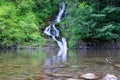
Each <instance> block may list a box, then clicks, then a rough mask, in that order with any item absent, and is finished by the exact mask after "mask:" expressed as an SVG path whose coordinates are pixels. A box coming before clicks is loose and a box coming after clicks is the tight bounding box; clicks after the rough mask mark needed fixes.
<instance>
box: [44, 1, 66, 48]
mask: <svg viewBox="0 0 120 80" xmlns="http://www.w3.org/2000/svg"><path fill="white" fill-rule="evenodd" d="M64 10H65V3H64V2H61V3H60V5H59V13H58V15H57V17H56V19H55V23H59V22H60V20H61V18H62V15H63V13H64ZM55 23H50V25H49V26H48V27H46V28H45V30H44V33H45V34H47V35H48V36H51V37H52V39H53V40H54V41H56V42H57V43H58V46H59V47H60V49H67V42H66V38H64V37H61V36H60V34H59V30H58V29H57V28H56V27H55Z"/></svg>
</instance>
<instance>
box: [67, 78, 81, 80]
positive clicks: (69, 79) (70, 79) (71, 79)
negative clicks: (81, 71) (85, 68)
mask: <svg viewBox="0 0 120 80" xmlns="http://www.w3.org/2000/svg"><path fill="white" fill-rule="evenodd" d="M67 80H80V79H74V78H68V79H67Z"/></svg>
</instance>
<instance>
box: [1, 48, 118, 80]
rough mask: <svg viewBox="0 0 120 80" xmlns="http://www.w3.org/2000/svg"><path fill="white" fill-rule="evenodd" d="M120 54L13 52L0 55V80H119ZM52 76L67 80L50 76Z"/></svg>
mask: <svg viewBox="0 0 120 80" xmlns="http://www.w3.org/2000/svg"><path fill="white" fill-rule="evenodd" d="M116 64H120V50H114V49H113V50H108V49H107V50H103V49H101V50H94V49H89V50H75V49H68V51H67V53H66V54H64V53H62V51H60V50H55V49H54V50H52V49H50V50H17V51H0V80H55V79H58V80H67V78H68V76H69V75H73V76H72V78H74V77H76V76H77V77H76V78H78V79H80V80H82V79H81V78H80V77H79V75H81V74H84V73H88V72H91V73H95V74H96V75H98V76H100V77H103V76H104V75H105V74H108V73H109V74H113V75H115V76H117V77H118V78H119V79H120V68H118V67H115V65H116ZM53 73H59V74H67V75H68V76H67V77H65V76H63V77H62V76H54V75H53Z"/></svg>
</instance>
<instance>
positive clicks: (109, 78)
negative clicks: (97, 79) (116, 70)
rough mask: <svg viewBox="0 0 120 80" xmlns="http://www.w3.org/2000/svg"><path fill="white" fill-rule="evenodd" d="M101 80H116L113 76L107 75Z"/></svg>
mask: <svg viewBox="0 0 120 80" xmlns="http://www.w3.org/2000/svg"><path fill="white" fill-rule="evenodd" d="M102 80H118V78H117V77H116V76H115V75H111V74H107V75H106V76H105V77H104V78H103V79H102Z"/></svg>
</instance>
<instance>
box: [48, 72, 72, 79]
mask: <svg viewBox="0 0 120 80" xmlns="http://www.w3.org/2000/svg"><path fill="white" fill-rule="evenodd" d="M46 75H49V76H53V77H68V78H70V77H73V75H71V74H59V73H51V72H47V73H46Z"/></svg>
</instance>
